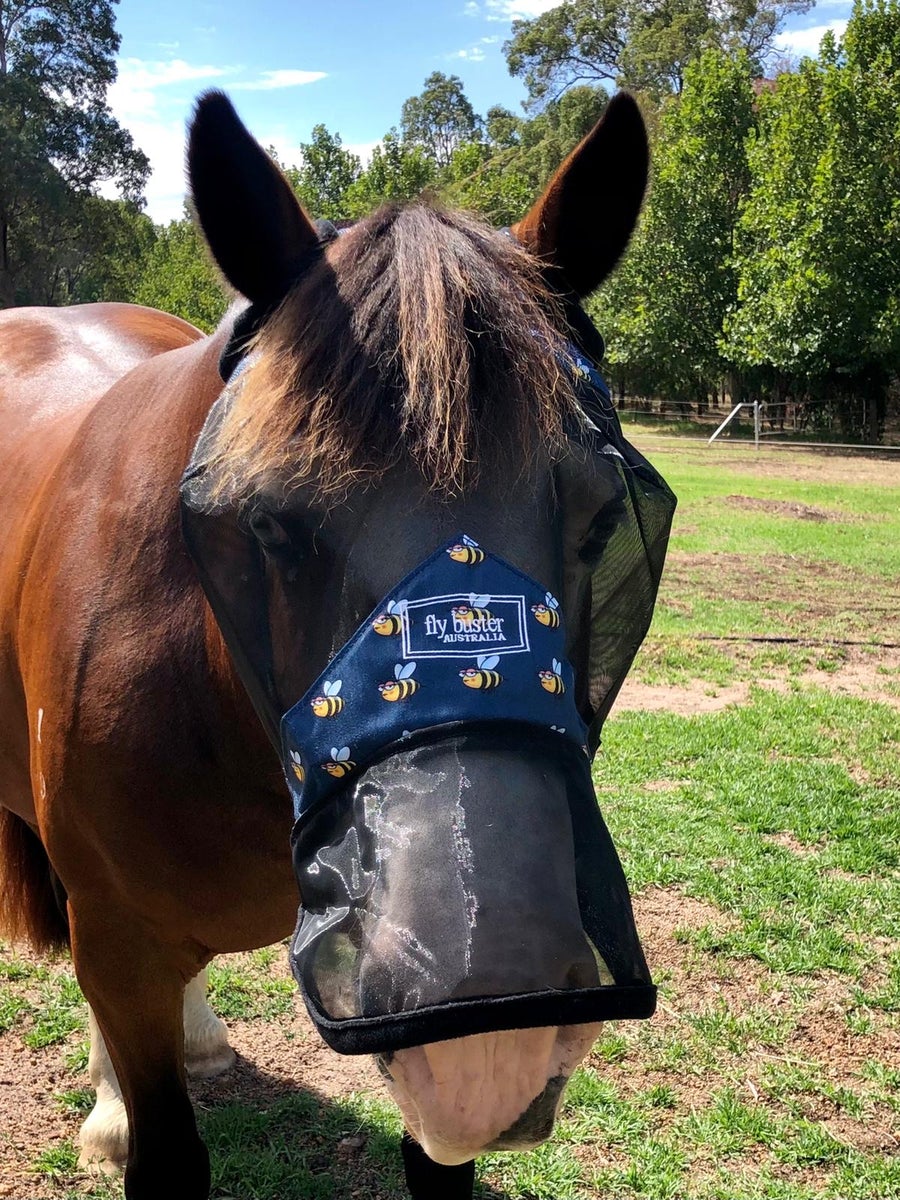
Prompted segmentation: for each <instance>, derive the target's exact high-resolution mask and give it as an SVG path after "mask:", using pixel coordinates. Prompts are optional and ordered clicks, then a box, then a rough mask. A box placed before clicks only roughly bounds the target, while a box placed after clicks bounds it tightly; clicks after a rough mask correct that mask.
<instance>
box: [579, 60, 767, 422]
mask: <svg viewBox="0 0 900 1200" xmlns="http://www.w3.org/2000/svg"><path fill="white" fill-rule="evenodd" d="M755 119H756V118H755V96H754V89H753V80H752V70H751V64H750V61H749V58H748V56H747V55H746V54H744V53H738V54H733V55H729V54H726V53H724V52H723V51H721V50H709V51H707V52H706V53H705V54H704V55H703V56H702V57H700V58H699V59H697V60H696V61H695V62H694V63H692V64H690V66H689V67H688V68H687V70H686V73H685V81H684V90H683V92H682V94H681V96H679V97H671V98H670V99H669V101H668V102H667V103H666V104H665V105H664V107H663V110H662V113H661V116H660V120H659V131H658V135H657V138H656V143H655V146H654V154H653V178H652V185H651V191H650V198H649V201H648V203H647V206H646V209H645V211H644V214H643V217H642V220H641V225H640V227H639V232H638V234H637V236H636V238H635V239H634V241H633V243H632V245H631V247H630V249H629V252H628V254H627V255H626V257H625V261H624V264H623V266H622V268H621V269H620V271H619V272H618V273H617V274H616V275H614V276H613V277H612V279H611V280H610V282H609V284H608V285H607V286H606V287H605V288H604V290H603V292H602V293H601V294H600V295H599V296H598V297H597V299H596V300H595V302H594V313H595V315H596V317H597V319H598V321H599V323H600V327H601V328H602V329H603V330H604V333H605V334H606V336H607V339H608V343H609V358H610V362H611V363H612V364H614V365H615V367H616V368H617V373H618V374H619V376H620V378H623V379H627V380H628V381H629V382H630V383H631V385H632V386H634V387H636V389H637V390H639V391H643V392H650V393H654V392H655V393H662V394H663V395H665V396H666V397H667V398H669V399H672V400H676V401H680V402H682V403H693V402H698V403H701V404H702V403H703V402H704V400H705V398H706V396H707V394H708V393H709V392H710V391H712V390H715V389H716V388H717V387H718V385H719V382H720V380H721V379H722V377H723V376H724V375H725V374H726V372H727V371H728V369H729V363H728V361H727V359H726V358H725V357H724V356H723V355H722V353H721V351H720V346H719V343H720V338H721V331H722V323H723V320H724V318H725V315H726V313H727V312H729V311H730V310H731V309H732V308H733V306H734V304H735V301H736V297H737V274H736V271H735V267H734V262H733V240H734V230H735V226H736V224H737V221H738V217H739V214H740V211H741V206H742V204H743V202H744V200H745V198H746V194H747V190H748V187H749V170H748V166H747V150H746V143H747V138H748V135H749V133H750V132H751V130H752V129H753V128H754V124H755Z"/></svg>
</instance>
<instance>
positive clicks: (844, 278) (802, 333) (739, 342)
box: [724, 0, 900, 440]
mask: <svg viewBox="0 0 900 1200" xmlns="http://www.w3.org/2000/svg"><path fill="white" fill-rule="evenodd" d="M761 99H762V122H761V128H760V134H759V137H758V139H757V140H756V142H755V144H753V145H752V147H751V152H750V156H749V166H750V171H751V177H752V184H753V186H752V191H751V194H750V197H749V199H748V202H747V204H746V207H745V209H744V212H743V214H742V217H741V221H740V224H739V226H738V230H737V249H738V256H739V259H738V266H739V293H738V296H739V300H740V304H739V306H735V308H734V311H733V312H732V313H731V315H730V317H729V320H728V321H727V323H726V328H725V338H724V346H725V349H726V352H728V353H729V354H731V355H732V356H733V357H734V358H735V359H736V360H737V361H738V362H740V363H741V364H743V366H744V367H745V369H747V370H755V371H756V372H757V374H758V376H759V377H760V379H761V381H762V382H771V380H772V379H773V378H776V377H777V378H779V379H780V381H781V382H782V385H783V386H786V387H789V388H790V389H791V390H792V391H793V392H794V393H795V394H797V395H798V396H799V397H800V398H803V397H810V398H817V399H818V400H819V401H820V402H821V403H827V404H828V405H829V406H831V407H833V408H835V409H836V410H837V414H838V416H839V419H840V422H841V424H842V426H843V429H844V432H845V433H850V434H854V433H859V434H862V433H865V435H866V436H867V437H869V438H871V439H873V440H875V439H877V438H878V436H879V433H880V424H881V421H882V419H883V414H884V402H885V390H886V386H887V383H888V379H889V377H890V376H891V375H892V374H894V373H896V371H897V370H898V368H900V302H898V296H900V203H898V199H897V198H898V196H900V155H898V149H897V148H898V146H900V3H898V0H857V3H856V4H855V5H854V9H853V13H852V16H851V19H850V22H849V24H848V26H847V30H846V34H845V37H844V41H843V44H842V46H840V47H838V46H837V45H836V44H835V41H834V38H833V37H832V36H831V35H828V36H826V38H825V39H824V40H823V43H822V47H821V50H820V54H819V58H818V60H811V59H808V60H806V61H804V63H803V64H802V66H801V69H800V71H799V73H798V74H796V75H789V76H784V77H783V78H782V79H781V80H780V82H779V86H778V88H777V90H776V91H775V92H774V93H773V94H771V95H769V96H765V97H763V98H761Z"/></svg>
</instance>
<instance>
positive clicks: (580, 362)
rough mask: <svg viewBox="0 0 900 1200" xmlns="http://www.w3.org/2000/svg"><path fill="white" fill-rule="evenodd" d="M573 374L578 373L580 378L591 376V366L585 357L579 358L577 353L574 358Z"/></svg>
mask: <svg viewBox="0 0 900 1200" xmlns="http://www.w3.org/2000/svg"><path fill="white" fill-rule="evenodd" d="M572 374H573V375H577V376H578V378H579V379H590V378H591V368H590V367H589V366H588V364H587V363H586V362H585V361H584V359H583V358H579V356H578V355H577V354H576V355H575V356H574V358H573V359H572Z"/></svg>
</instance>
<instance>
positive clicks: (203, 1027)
mask: <svg viewBox="0 0 900 1200" xmlns="http://www.w3.org/2000/svg"><path fill="white" fill-rule="evenodd" d="M234 1057H235V1055H234V1051H233V1050H232V1048H231V1047H230V1046H229V1045H228V1029H227V1027H226V1025H225V1022H224V1021H221V1020H219V1018H218V1017H217V1016H216V1014H215V1013H214V1012H213V1011H212V1009H211V1008H210V1007H209V1005H208V1004H207V1003H206V968H205V967H204V968H203V970H202V971H201V972H200V974H199V975H195V976H194V978H193V979H192V980H191V982H190V983H189V984H188V985H187V987H186V988H185V989H184V1066H185V1070H186V1071H187V1073H188V1075H190V1076H191V1077H192V1078H193V1079H212V1078H213V1077H214V1076H215V1075H221V1074H222V1072H223V1071H227V1070H228V1068H229V1067H230V1066H232V1065H233V1063H234Z"/></svg>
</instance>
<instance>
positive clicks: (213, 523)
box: [183, 93, 672, 1164]
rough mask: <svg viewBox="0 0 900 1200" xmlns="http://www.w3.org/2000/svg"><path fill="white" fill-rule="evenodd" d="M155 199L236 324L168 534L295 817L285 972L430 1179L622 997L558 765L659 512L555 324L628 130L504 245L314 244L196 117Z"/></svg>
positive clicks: (611, 897)
mask: <svg viewBox="0 0 900 1200" xmlns="http://www.w3.org/2000/svg"><path fill="white" fill-rule="evenodd" d="M189 172H190V179H191V187H192V193H193V199H194V204H195V207H196V212H197V215H198V217H199V220H200V223H201V225H202V227H203V230H204V233H205V235H206V238H207V241H208V244H209V247H210V250H211V252H212V254H213V256H214V258H215V260H216V262H217V263H218V265H219V267H220V268H221V270H222V272H223V273H224V275H225V276H226V278H227V279H228V280H229V281H230V283H231V284H232V285H233V286H234V288H235V289H236V290H237V291H238V292H240V293H241V295H242V296H243V297H244V298H245V299H246V301H247V302H248V303H247V305H246V306H245V307H243V308H241V310H240V311H239V312H238V313H236V315H235V316H234V323H233V329H232V333H231V336H230V340H229V343H228V348H227V350H226V352H225V354H224V355H223V358H222V371H223V384H225V383H226V382H227V386H224V388H223V393H222V397H221V399H220V400H219V402H218V403H217V404H216V405H215V407H214V409H213V411H212V412H211V414H210V417H209V419H208V421H207V424H206V427H205V429H204V432H203V434H202V435H201V438H200V442H199V443H198V446H197V450H196V452H195V455H194V459H193V462H192V464H191V467H190V468H189V470H188V473H187V475H186V477H185V482H184V484H183V497H184V528H185V535H186V537H187V540H188V544H189V547H190V549H191V551H192V554H193V556H194V558H195V560H196V562H197V565H198V568H199V571H200V574H201V578H202V580H203V583H204V586H205V589H206V591H207V595H208V597H209V599H210V602H211V604H212V607H213V610H214V612H215V614H216V616H217V619H218V621H219V625H220V627H221V629H222V632H223V634H224V636H225V640H226V642H227V643H228V646H229V649H230V650H231V652H232V655H233V658H234V661H235V663H236V665H237V668H238V671H239V674H240V675H241V678H242V680H243V681H244V683H245V685H246V687H247V689H248V691H249V692H250V695H251V698H252V699H253V701H254V704H255V706H256V709H257V712H258V713H259V716H260V718H261V720H262V722H263V724H264V726H265V727H266V729H267V730H268V732H269V734H270V737H271V739H272V741H273V743H274V745H275V747H276V749H277V752H278V753H279V755H280V756H281V757H282V762H283V765H284V769H285V777H286V779H287V782H288V786H289V788H290V790H291V793H292V795H293V798H294V804H295V815H296V818H297V821H296V825H295V827H294V834H293V848H294V862H295V869H296V872H297V876H298V880H299V884H300V896H301V902H302V908H301V913H300V920H299V923H298V927H297V931H296V934H295V937H294V941H293V945H292V962H293V966H294V971H295V975H296V977H297V979H298V981H299V983H300V985H301V987H302V989H303V993H304V997H305V999H306V1002H307V1005H308V1007H309V1009H310V1012H311V1015H312V1016H313V1019H314V1021H315V1022H316V1024H317V1026H318V1028H319V1030H320V1032H321V1033H322V1034H323V1036H324V1037H325V1038H326V1040H327V1041H329V1043H330V1044H331V1045H333V1046H335V1047H336V1048H337V1049H339V1050H342V1051H345V1052H362V1051H367V1052H369V1051H370V1052H374V1053H375V1054H376V1055H377V1056H378V1059H379V1062H380V1064H381V1067H382V1070H383V1073H384V1074H385V1076H386V1078H387V1081H388V1084H389V1086H390V1088H391V1090H392V1092H393V1094H394V1096H395V1098H396V1099H397V1101H398V1103H399V1105H400V1108H401V1109H402V1112H403V1115H404V1118H405V1121H406V1123H407V1126H408V1128H409V1129H410V1131H411V1132H412V1133H413V1135H414V1136H415V1137H416V1138H417V1139H418V1140H419V1142H420V1143H421V1145H422V1146H423V1147H424V1149H425V1150H426V1151H427V1153H428V1154H429V1155H430V1156H431V1157H432V1158H433V1159H435V1160H436V1161H438V1162H442V1163H446V1164H453V1163H460V1162H464V1161H466V1160H468V1159H471V1158H472V1157H473V1156H474V1155H475V1154H477V1153H479V1152H480V1151H482V1150H485V1149H488V1148H521V1147H525V1146H530V1145H533V1144H535V1143H536V1142H538V1141H540V1140H542V1139H543V1138H545V1137H546V1136H547V1135H548V1134H549V1132H550V1130H551V1129H552V1126H553V1122H554V1119H555V1114H556V1111H557V1108H558V1105H559V1102H560V1098H561V1096H562V1091H563V1088H564V1086H565V1083H566V1080H567V1079H568V1077H569V1076H570V1074H571V1072H572V1071H573V1070H574V1068H575V1066H576V1065H577V1064H578V1063H579V1062H580V1061H581V1059H582V1058H583V1057H584V1056H585V1054H586V1053H587V1052H588V1050H589V1049H590V1046H591V1044H592V1042H593V1040H594V1038H595V1037H596V1035H597V1032H598V1028H599V1024H598V1023H599V1022H600V1021H601V1020H603V1019H605V1018H606V1017H616V1016H626V1017H627V1016H635V1017H637V1016H647V1015H649V1013H650V1012H651V1011H652V1008H653V1001H654V992H653V988H652V984H651V983H650V979H649V975H648V972H647V967H646V963H645V961H644V957H643V954H642V952H641V947H640V944H639V941H638V938H637V934H636V932H635V929H634V924H633V920H632V915H631V907H630V901H629V896H628V891H627V887H626V884H625V880H624V876H623V874H622V871H621V867H620V865H619V862H618V859H617V857H616V854H615V850H614V849H613V846H612V842H611V840H610V838H609V835H608V833H607V831H606V828H605V826H604V824H603V821H602V818H601V816H600V813H599V810H598V809H597V806H596V801H595V798H594V794H593V790H592V786H591V779H590V769H589V768H590V759H591V757H592V755H593V753H594V751H595V750H596V748H597V744H598V742H599V731H600V725H601V724H602V721H603V719H604V717H605V715H606V713H607V712H608V710H609V707H610V705H611V704H612V701H613V699H614V697H615V694H616V691H617V689H618V687H619V686H620V684H621V682H622V680H623V678H624V675H625V673H626V671H627V669H628V666H629V665H630V662H631V660H632V658H633V656H634V654H635V652H636V650H637V647H638V645H639V643H640V641H641V639H642V637H643V635H644V633H645V632H646V628H647V625H648V623H649V619H650V615H651V611H652V607H653V602H654V598H655V592H656V586H657V583H658V578H659V572H660V569H661V565H662V556H663V554H664V549H665V543H666V538H667V532H668V523H669V519H670V517H671V510H672V497H671V493H669V492H668V490H667V489H666V487H665V485H664V484H663V483H662V481H661V480H660V479H659V477H658V476H657V475H656V473H655V472H654V471H653V470H652V468H650V467H649V465H648V464H647V463H646V462H644V460H643V459H642V458H641V457H640V456H639V455H638V454H637V453H636V452H635V451H634V450H633V449H632V448H631V447H629V446H628V444H627V443H626V442H625V441H624V440H623V439H622V436H621V431H620V430H619V426H618V421H617V418H616V416H615V411H614V409H613V407H612V404H611V402H610V399H609V395H608V393H607V392H606V391H605V387H604V385H603V383H602V380H601V379H600V377H599V375H598V374H597V369H596V361H597V360H598V359H599V357H600V355H601V354H602V342H601V341H600V339H599V336H598V335H597V334H596V332H595V331H594V330H593V327H592V326H591V324H590V322H589V321H588V320H587V318H586V317H585V315H584V313H583V311H582V310H581V308H580V307H579V300H580V298H582V297H583V296H584V295H586V294H587V293H588V292H590V291H592V290H593V289H594V288H595V287H596V286H597V285H598V284H599V283H600V282H601V281H602V279H603V278H604V277H605V276H606V275H607V274H608V273H609V271H610V270H611V269H612V268H613V266H614V265H615V263H616V261H617V260H618V258H619V257H620V255H621V254H622V252H623V250H624V248H625V246H626V243H627V241H628V238H629V236H630V234H631V231H632V229H633V227H634V224H635V221H636V219H637V216H638V211H639V208H640V204H641V200H642V197H643V192H644V188H645V184H646V175H647V144H646V137H645V133H644V128H643V123H642V120H641V117H640V114H639V112H638V109H637V106H636V105H635V103H634V102H633V101H632V100H631V99H630V98H629V97H627V96H624V95H622V96H618V97H616V98H614V99H613V100H612V101H611V102H610V104H609V106H608V108H607V111H606V114H605V116H604V118H603V119H602V121H601V122H600V123H599V124H598V126H597V127H596V128H595V129H594V131H593V132H592V133H591V134H590V135H589V136H588V137H587V138H586V139H585V140H584V141H583V142H582V143H581V145H580V146H579V147H578V148H577V149H576V150H575V151H574V152H573V153H572V154H571V155H570V157H569V158H568V159H567V160H566V162H565V163H564V164H563V166H562V167H561V168H560V170H559V172H558V173H557V174H556V175H555V176H554V178H553V179H552V181H551V183H550V185H549V186H548V188H547V189H546V191H545V192H544V194H543V196H542V197H541V198H540V199H539V200H538V201H537V202H536V204H535V205H534V207H533V208H532V210H531V211H530V212H529V213H528V214H527V216H525V217H524V219H523V220H522V221H521V222H519V224H518V225H516V226H515V227H514V228H513V230H512V231H502V232H501V231H494V230H491V229H489V228H487V227H486V226H485V225H484V224H482V223H481V222H480V221H478V220H476V219H475V218H473V217H471V216H467V215H464V214H461V213H454V212H448V211H445V210H444V209H442V208H440V207H438V206H437V205H434V204H431V203H428V202H426V201H417V202H414V203H410V204H405V205H388V206H386V207H384V208H382V209H380V210H379V211H378V212H376V213H374V214H373V215H372V216H370V217H368V218H366V219H364V220H361V221H360V222H358V223H357V224H355V225H353V226H352V227H351V228H349V229H347V230H345V231H343V232H342V233H341V234H340V236H338V235H337V233H336V231H335V230H334V229H333V228H332V227H327V226H323V225H322V224H319V225H318V226H317V225H316V224H314V223H313V222H312V221H311V220H310V219H309V218H308V217H307V216H306V214H305V213H304V212H303V210H302V208H301V207H300V205H299V204H298V202H297V200H296V199H295V197H294V195H293V193H292V192H291V189H290V187H289V186H288V184H287V183H286V181H285V180H284V178H283V176H282V175H281V174H280V172H279V171H278V170H277V168H276V167H275V166H274V164H273V163H272V162H271V161H270V160H269V158H268V157H267V156H266V155H265V154H264V153H263V151H262V150H261V149H260V147H259V146H258V145H257V143H256V142H255V141H254V140H253V139H252V137H251V136H250V135H249V133H248V132H247V130H246V129H245V128H244V127H243V125H242V124H241V123H240V121H239V120H238V118H237V116H236V114H235V112H234V110H233V109H232V107H231V105H230V103H229V102H228V101H227V99H226V98H225V97H224V96H223V95H221V94H220V93H210V94H208V95H206V96H205V97H204V98H203V99H202V100H201V101H200V104H199V106H198V109H197V112H196V115H195V118H194V121H193V124H192V127H191V133H190V151H189ZM286 836H287V830H286Z"/></svg>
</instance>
